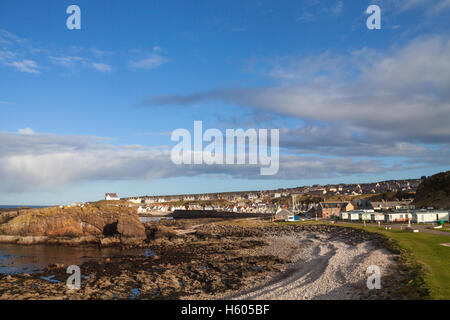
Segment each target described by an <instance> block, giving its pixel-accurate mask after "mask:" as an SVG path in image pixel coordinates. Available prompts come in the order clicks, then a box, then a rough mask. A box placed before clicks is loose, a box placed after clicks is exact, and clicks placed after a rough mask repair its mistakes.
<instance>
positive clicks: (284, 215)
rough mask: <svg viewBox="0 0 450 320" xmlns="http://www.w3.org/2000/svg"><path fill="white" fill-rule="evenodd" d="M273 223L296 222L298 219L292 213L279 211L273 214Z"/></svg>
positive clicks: (284, 210) (283, 210)
mask: <svg viewBox="0 0 450 320" xmlns="http://www.w3.org/2000/svg"><path fill="white" fill-rule="evenodd" d="M274 219H275V221H286V222H287V221H297V220H298V217H296V216H295V215H294V214H293V213H292V212H290V211H289V210H286V209H280V210H278V211H277V213H275V216H274Z"/></svg>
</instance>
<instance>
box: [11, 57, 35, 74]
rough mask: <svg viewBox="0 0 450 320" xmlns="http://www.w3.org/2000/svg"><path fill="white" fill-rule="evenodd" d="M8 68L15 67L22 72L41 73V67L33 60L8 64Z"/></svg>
mask: <svg viewBox="0 0 450 320" xmlns="http://www.w3.org/2000/svg"><path fill="white" fill-rule="evenodd" d="M6 65H7V66H10V67H14V68H16V69H17V70H18V71H20V72H26V73H41V71H39V69H40V67H39V65H38V64H37V63H36V62H35V61H33V60H21V61H13V62H8V63H6Z"/></svg>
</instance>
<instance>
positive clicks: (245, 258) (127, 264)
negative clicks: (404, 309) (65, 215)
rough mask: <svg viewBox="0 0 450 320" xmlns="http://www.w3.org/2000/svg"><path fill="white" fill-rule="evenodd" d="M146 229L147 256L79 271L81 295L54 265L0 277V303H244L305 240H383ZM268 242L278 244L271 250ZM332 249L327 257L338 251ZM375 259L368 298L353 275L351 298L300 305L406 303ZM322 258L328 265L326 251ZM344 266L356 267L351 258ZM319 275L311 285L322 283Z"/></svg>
mask: <svg viewBox="0 0 450 320" xmlns="http://www.w3.org/2000/svg"><path fill="white" fill-rule="evenodd" d="M145 230H146V235H147V244H146V246H147V247H148V248H149V249H150V250H149V251H148V252H146V253H145V252H144V253H143V254H142V256H127V255H126V251H125V252H124V255H120V256H113V257H110V258H107V259H104V260H101V261H89V262H86V263H84V264H82V265H81V266H80V268H81V274H82V287H81V289H80V290H69V289H68V288H67V287H66V280H67V278H68V276H69V275H68V274H67V273H66V267H67V266H63V265H53V266H49V267H47V268H46V269H45V270H44V271H43V272H40V273H35V274H17V275H0V299H217V298H222V299H223V298H225V299H232V298H236V297H237V298H238V299H239V298H240V297H241V298H242V297H244V296H240V295H241V294H242V292H243V291H244V290H248V289H249V288H254V287H255V286H258V285H260V284H262V283H266V282H267V281H271V280H273V279H274V278H275V277H276V276H277V275H280V274H284V273H286V272H288V273H289V272H292V271H290V270H292V267H293V266H295V265H297V266H299V263H300V265H301V261H302V260H301V259H302V256H305V254H306V253H307V251H308V250H310V249H311V248H313V247H311V245H310V243H309V244H308V242H307V241H306V240H308V239H310V240H311V239H313V240H311V241H316V245H317V248H319V249H320V246H324V245H326V244H333V245H335V246H337V247H339V248H340V249H339V250H341V251H340V252H342V253H345V252H347V251H348V252H351V251H352V250H354V248H357V247H358V246H359V247H361V248H363V247H364V248H366V247H367V248H368V250H369V251H370V252H372V251H376V250H383V246H384V244H383V243H384V241H385V240H384V239H383V238H382V237H381V236H379V235H376V234H372V233H367V232H364V231H361V230H356V229H351V228H342V227H336V226H305V225H284V226H280V225H271V224H267V225H264V226H258V227H241V226H235V225H222V224H217V223H209V222H206V221H194V220H189V221H188V222H186V221H165V222H161V223H147V224H146V227H145ZM315 237H318V238H317V239H315ZM274 239H275V240H277V239H278V240H277V241H278V244H277V245H274V242H273V241H274ZM289 239H290V240H289ZM292 239H299V241H297V242H293V240H292ZM305 241H306V242H305ZM330 248H331V247H330ZM314 250H316V249H314ZM314 250H313V251H314ZM330 250H331V249H330ZM333 250H334V249H333ZM333 250H331V251H330V252H334V251H336V250H334V251H333ZM319 251H320V250H319ZM355 253H360V254H366V253H367V252H366V251H361V252H359V251H355ZM316 254H317V257H318V258H320V254H319V253H316ZM378 254H379V256H378V258H380V257H383V259H384V260H383V261H384V262H385V263H387V264H388V265H386V267H387V268H389V269H391V272H390V274H389V275H386V278H385V279H387V278H388V279H389V281H385V284H386V286H385V287H383V289H382V290H375V291H372V292H368V290H367V288H364V286H361V281H362V280H361V279H365V278H366V276H365V275H361V274H358V275H356V274H355V277H356V278H357V279H356V278H355V279H356V280H355V281H353V282H354V283H353V282H352V284H355V286H351V288H350V287H349V288H347V289H348V290H352V295H351V296H348V295H346V296H341V295H339V294H335V295H334V296H330V297H328V296H326V295H323V294H322V293H321V292H320V290H319V291H317V294H313V293H311V295H308V294H306V296H305V299H311V298H312V299H314V298H318V299H327V298H334V299H348V298H351V299H386V298H395V297H396V294H397V295H398V296H397V298H408V292H404V290H403V289H402V288H404V287H405V281H406V280H407V274H401V273H396V272H393V271H394V270H396V268H398V267H399V265H398V263H397V262H396V261H395V259H396V256H395V255H394V254H392V253H389V252H386V251H383V252H381V251H380V252H378ZM323 256H327V257H328V256H329V257H330V259H332V255H328V253H326V252H325V251H324V255H323ZM338 256H339V255H338ZM357 256H358V254H356V255H353V256H352V257H353V258H356V257H357ZM330 259H328V260H327V261H331V260H330ZM305 261H307V260H305ZM324 261H325V260H324ZM341 261H343V260H341ZM348 263H355V264H357V261H356V260H355V261H353V262H352V261H351V259H350V260H348ZM327 265H332V264H331V263H327V262H326V261H325V262H324V264H322V267H324V268H325V269H324V272H322V274H324V275H325V274H326V272H325V271H326V268H327ZM347 267H349V268H351V267H352V265H351V264H350V265H348V266H347ZM322 274H318V275H317V278H318V279H321V278H320V277H321V275H322ZM322 280H323V279H322ZM325 280H327V279H325ZM325 280H324V281H325ZM325 282H326V281H325ZM325 282H323V283H325ZM336 285H338V284H336ZM343 285H344V284H343ZM305 288H306V289H308V288H307V287H305ZM334 289H336V290H337V289H338V288H334ZM308 290H310V291H311V290H312V289H311V288H309V289H308ZM321 290H322V289H321ZM323 290H325V291H326V290H328V289H327V288H326V287H325V288H324V289H323ZM336 290H335V291H336ZM348 290H347V291H348ZM325 291H324V292H325ZM311 292H312V291H311ZM335 293H336V292H335ZM246 298H248V297H246Z"/></svg>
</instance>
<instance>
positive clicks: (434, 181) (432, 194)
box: [414, 171, 450, 209]
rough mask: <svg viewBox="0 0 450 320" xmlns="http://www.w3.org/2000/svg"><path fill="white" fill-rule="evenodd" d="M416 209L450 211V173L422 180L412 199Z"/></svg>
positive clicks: (442, 173)
mask: <svg viewBox="0 0 450 320" xmlns="http://www.w3.org/2000/svg"><path fill="white" fill-rule="evenodd" d="M414 204H415V205H416V207H417V208H424V207H425V208H426V207H434V208H436V209H439V208H444V209H450V171H447V172H441V173H438V174H435V175H433V176H431V177H428V178H426V179H423V180H422V182H421V183H420V185H419V187H418V188H417V192H416V195H415V197H414Z"/></svg>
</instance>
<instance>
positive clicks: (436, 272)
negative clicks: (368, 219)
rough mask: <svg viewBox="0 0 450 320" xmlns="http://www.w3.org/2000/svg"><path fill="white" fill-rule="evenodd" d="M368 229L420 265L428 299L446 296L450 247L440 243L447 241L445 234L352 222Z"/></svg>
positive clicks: (449, 280)
mask: <svg viewBox="0 0 450 320" xmlns="http://www.w3.org/2000/svg"><path fill="white" fill-rule="evenodd" d="M348 226H349V227H353V228H362V229H365V230H367V231H371V232H378V233H381V234H383V235H385V236H387V237H388V238H389V239H392V240H394V242H395V243H396V244H397V245H398V246H400V248H403V249H406V253H405V254H406V257H405V258H406V259H407V260H408V261H407V262H408V263H410V264H411V263H414V262H417V263H419V264H420V265H422V267H423V278H424V280H425V287H426V288H427V289H428V290H429V293H430V298H431V299H445V300H449V299H450V247H445V246H442V245H441V244H442V243H450V238H449V237H448V236H439V235H434V234H428V233H423V232H419V233H412V232H405V231H401V230H385V229H383V228H378V227H372V226H367V227H363V226H361V227H360V226H354V225H348Z"/></svg>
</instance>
